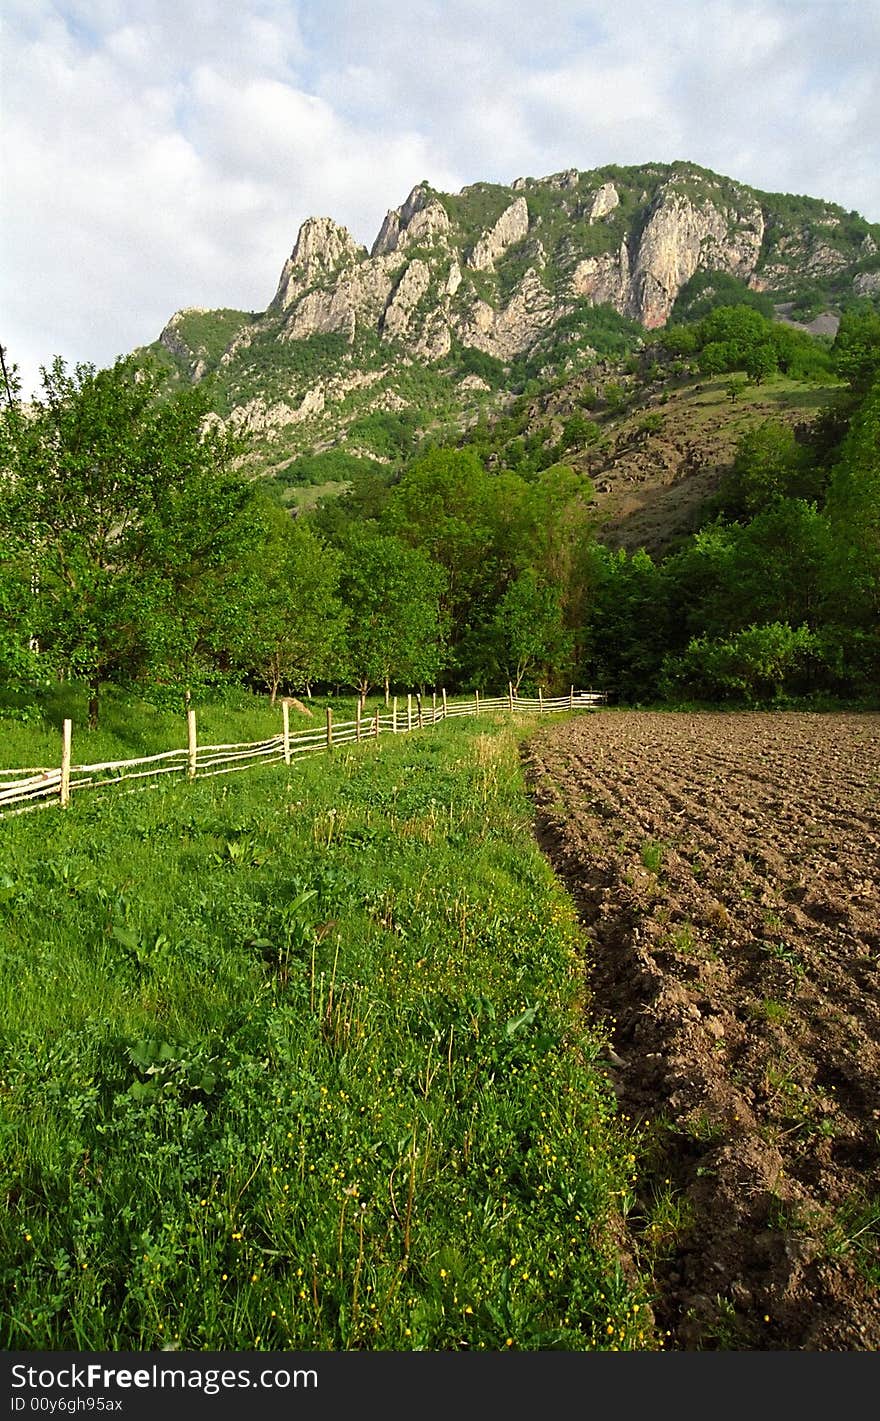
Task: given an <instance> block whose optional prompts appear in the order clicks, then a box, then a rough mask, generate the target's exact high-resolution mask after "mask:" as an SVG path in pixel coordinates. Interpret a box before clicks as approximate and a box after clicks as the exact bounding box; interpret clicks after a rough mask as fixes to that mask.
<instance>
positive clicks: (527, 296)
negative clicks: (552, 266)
mask: <svg viewBox="0 0 880 1421" xmlns="http://www.w3.org/2000/svg"><path fill="white" fill-rule="evenodd" d="M554 314H559V313H558V312H557V311H556V303H555V302H554V300H553V297H552V296H551V295H550V292H549V291H548V290H547V288H546V286H545V285H544V283H543V282H542V280H541V278H540V276H539V275H538V273H537V271H536V270H535V268H534V267H529V269H528V271H527V272H526V273H525V275H524V276H523V279H522V281H521V282H520V284H519V286H518V287H517V289H516V290H515V291H514V293H513V296H512V297H511V299H510V301H509V302H508V303H507V305H506V306H504V307H502V308H501V310H498V311H496V310H495V308H494V307H492V306H490V305H489V303H488V301H482V300H476V301H474V302H473V304H472V305H471V307H470V309H469V310H467V311H466V312H464V313H463V315H462V316H461V317H460V318H459V319H457V320H456V321H455V322H454V328H455V333H456V335H457V336H458V338H459V340H460V341H461V343H462V345H472V346H475V347H476V349H477V350H482V351H485V353H486V354H487V355H495V356H498V358H499V359H500V360H510V359H511V358H512V357H513V356H515V355H518V354H519V353H520V351H523V350H527V349H528V347H529V346H530V345H532V344H533V343H534V341H535V339H536V337H537V336H538V335H539V334H540V333H541V331H543V330H546V329H547V327H548V326H549V325H550V324H551V322H552V320H553V316H554Z"/></svg>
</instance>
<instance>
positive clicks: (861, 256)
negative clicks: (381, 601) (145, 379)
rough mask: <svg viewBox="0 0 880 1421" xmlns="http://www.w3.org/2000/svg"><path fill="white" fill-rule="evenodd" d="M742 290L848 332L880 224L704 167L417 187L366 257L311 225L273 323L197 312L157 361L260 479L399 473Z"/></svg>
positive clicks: (871, 292)
mask: <svg viewBox="0 0 880 1421" xmlns="http://www.w3.org/2000/svg"><path fill="white" fill-rule="evenodd" d="M731 295H732V296H733V298H734V299H744V298H745V297H746V296H748V297H749V298H750V299H752V300H754V301H755V302H760V303H763V305H764V308H765V310H766V311H767V312H769V313H772V312H775V314H776V317H777V318H778V319H783V320H787V321H789V322H793V323H800V324H802V325H804V326H807V328H810V324H811V322H814V321H815V320H816V318H818V322H819V325H818V327H814V328H818V329H823V328H824V329H825V330H826V331H831V332H833V330H834V328H835V325H836V320H837V318H838V317H839V314H840V312H841V311H843V310H845V309H846V308H847V307H848V306H850V305H852V304H853V303H855V302H864V301H869V302H872V303H874V302H878V301H880V226H878V225H876V224H874V225H872V224H870V223H868V222H867V221H866V220H865V219H863V218H862V217H860V216H859V215H858V213H855V212H849V213H848V212H846V211H844V209H842V208H840V207H838V206H835V205H834V204H832V203H828V202H824V201H822V200H820V199H816V198H811V197H802V196H791V195H788V194H779V193H776V194H773V193H764V192H760V191H758V190H756V189H754V188H751V187H748V186H746V185H745V184H742V183H739V182H736V181H734V180H733V179H731V178H726V177H722V176H719V175H717V174H715V173H712V172H709V171H707V170H706V169H703V168H699V167H696V166H695V165H693V164H690V163H674V164H671V165H667V164H649V165H645V166H641V167H630V168H621V167H604V168H600V169H594V170H592V171H589V172H579V171H578V170H576V169H571V170H569V171H566V172H561V173H556V174H553V175H552V176H550V177H545V178H518V179H516V181H514V182H513V183H511V184H510V185H509V186H505V185H501V184H494V183H477V184H474V185H472V186H470V187H466V188H463V189H462V191H461V192H459V193H456V194H449V193H442V192H438V191H436V190H435V189H433V188H432V187H431V186H430V185H429V184H428V183H427V182H422V183H420V184H418V185H417V186H416V187H414V188H413V190H412V192H411V193H410V194H409V196H408V197H407V199H406V201H405V202H404V203H403V204H402V205H401V206H400V207H399V208H395V209H394V210H392V211H390V212H388V214H387V215H386V217H385V220H384V222H383V223H382V226H381V228H380V231H379V233H378V235H377V237H376V239H375V241H374V242H373V245H372V247H371V248H370V250H367V248H366V247H364V246H362V245H360V244H359V243H358V242H357V241H355V239H354V238H353V237H352V235H351V233H350V232H348V231H347V230H346V228H344V227H342V226H340V225H339V224H338V223H336V222H334V221H333V220H332V219H331V218H329V217H311V218H309V219H308V220H307V221H305V222H304V223H303V224H302V226H301V228H300V230H299V233H298V236H297V239H296V242H295V244H294V246H293V250H292V252H291V254H290V256H289V257H288V258H287V260H286V261H285V263H284V266H283V269H282V271H281V276H280V279H279V282H278V287H277V290H276V292H275V295H274V297H273V298H272V300H271V301H270V302H269V304H268V306H267V308H266V310H265V311H264V312H262V313H255V312H242V311H234V310H220V311H204V310H200V309H195V308H187V309H184V310H182V311H179V312H177V313H176V314H175V315H174V316H172V318H171V319H170V321H169V322H168V324H167V326H166V327H165V329H164V331H163V332H162V334H161V336H160V337H159V340H158V341H157V342H155V343H154V345H153V346H151V347H148V348H147V349H148V350H149V352H150V353H152V354H153V355H154V356H157V357H158V358H159V359H160V360H161V361H162V362H163V363H164V364H165V365H166V367H167V368H168V369H169V371H170V372H171V374H172V376H173V378H174V379H175V380H176V381H178V382H181V383H184V382H200V381H204V380H206V379H208V378H210V388H211V391H212V396H211V398H212V403H213V407H214V409H215V411H216V414H217V416H218V418H221V419H223V420H224V421H227V422H228V423H230V424H231V425H232V426H233V427H236V428H239V429H242V430H244V431H246V432H247V433H248V434H249V435H250V445H251V452H250V454H249V456H248V457H249V462H250V465H251V467H252V468H253V470H254V472H260V473H269V474H275V475H276V476H277V475H279V474H280V475H281V476H282V477H283V476H284V471H285V469H286V468H289V467H290V466H291V465H292V464H294V462H295V461H297V460H298V459H299V458H301V456H303V455H306V454H314V453H315V452H316V451H317V452H320V451H327V450H329V449H332V448H334V447H337V448H344V449H345V451H346V453H347V454H348V455H354V456H361V457H370V458H374V459H375V458H379V459H380V460H386V461H387V460H390V459H393V458H394V457H395V455H396V453H398V452H399V450H400V449H401V448H402V447H404V446H405V444H406V441H407V439H408V438H411V437H412V435H413V432H414V431H415V432H418V433H419V434H425V433H429V434H434V435H435V436H437V437H444V436H449V435H450V434H452V433H453V432H454V431H459V430H461V429H462V428H464V427H467V426H468V425H469V424H471V423H473V422H474V421H475V420H476V419H477V418H478V416H479V415H480V414H481V413H485V412H487V411H491V410H492V409H499V408H501V407H502V406H503V405H504V402H505V400H506V399H509V396H510V392H511V391H516V390H522V389H523V388H526V389H528V388H529V382H530V381H531V382H532V383H533V384H534V381H535V379H536V378H538V379H539V380H544V381H546V380H548V379H551V378H559V377H561V376H566V375H567V376H576V375H577V374H578V373H579V372H582V371H586V370H589V369H590V368H591V366H592V365H593V364H594V363H595V362H596V360H597V359H601V358H602V357H615V356H617V357H620V356H622V355H625V354H626V353H627V352H630V351H632V350H634V349H635V348H637V347H638V346H639V344H640V343H641V342H644V340H645V339H647V338H648V337H647V336H646V333H647V332H650V331H655V330H657V329H658V328H661V327H663V326H665V325H667V323H669V322H670V321H672V322H674V321H676V320H677V319H679V318H680V317H686V316H688V315H689V314H692V313H693V312H694V311H696V310H697V309H698V308H699V309H702V308H706V307H707V306H711V304H712V301H713V299H714V300H718V299H721V298H722V297H723V298H724V299H725V300H729V299H731Z"/></svg>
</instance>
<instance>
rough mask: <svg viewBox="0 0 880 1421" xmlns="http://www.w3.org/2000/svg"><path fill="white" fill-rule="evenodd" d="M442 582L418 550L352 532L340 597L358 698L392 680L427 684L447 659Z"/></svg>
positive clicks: (348, 676) (349, 671)
mask: <svg viewBox="0 0 880 1421" xmlns="http://www.w3.org/2000/svg"><path fill="white" fill-rule="evenodd" d="M445 580H446V579H445V575H444V572H443V569H442V568H441V567H439V566H438V565H437V564H436V563H434V562H432V561H431V559H430V558H429V557H427V556H426V555H425V554H424V553H423V552H421V551H420V550H419V549H418V548H411V547H408V546H407V545H406V543H404V542H403V541H402V540H401V539H400V538H396V537H394V536H392V535H390V534H385V533H377V532H375V531H373V530H371V529H366V528H364V529H352V531H351V533H350V535H349V537H348V539H347V541H346V543H345V546H344V548H343V550H342V566H341V575H340V581H339V593H340V597H341V599H342V602H343V604H344V606H345V609H346V618H347V632H346V638H345V645H344V648H343V651H342V656H341V661H342V666H343V667H344V672H343V676H344V679H345V680H346V681H348V682H349V683H350V684H351V685H353V686H354V687H355V689H356V690H357V692H358V694H359V695H360V696H361V697H362V698H363V697H365V696H366V695H367V693H368V691H369V690H370V687H371V686H384V687H385V691H386V694H387V692H388V688H389V686H390V684H391V682H392V681H396V682H404V681H406V682H409V683H410V684H419V685H421V684H424V683H425V682H426V681H430V680H433V678H434V677H435V676H436V675H437V673H438V671H439V670H440V668H441V666H442V665H443V660H444V653H445V647H444V641H445V638H444V619H443V615H442V611H441V598H442V596H443V591H444V584H445Z"/></svg>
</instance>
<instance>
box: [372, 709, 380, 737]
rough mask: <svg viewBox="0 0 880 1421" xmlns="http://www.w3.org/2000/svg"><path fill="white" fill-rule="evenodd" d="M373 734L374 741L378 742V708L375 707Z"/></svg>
mask: <svg viewBox="0 0 880 1421" xmlns="http://www.w3.org/2000/svg"><path fill="white" fill-rule="evenodd" d="M373 734H374V735H375V737H376V739H377V740H378V738H379V707H378V706H377V707H376V719H375V721H374V722H373Z"/></svg>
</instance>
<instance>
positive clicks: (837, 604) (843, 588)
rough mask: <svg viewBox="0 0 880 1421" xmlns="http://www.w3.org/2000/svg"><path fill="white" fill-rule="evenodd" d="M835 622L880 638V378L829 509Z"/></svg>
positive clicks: (854, 428)
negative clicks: (863, 630) (858, 628)
mask: <svg viewBox="0 0 880 1421" xmlns="http://www.w3.org/2000/svg"><path fill="white" fill-rule="evenodd" d="M825 515H826V518H827V523H828V529H829V534H830V537H831V544H832V559H831V562H830V565H829V572H828V592H827V605H828V611H829V615H830V616H831V617H832V619H833V620H835V621H837V622H842V623H844V624H846V625H848V626H850V627H860V628H863V629H865V630H866V631H868V632H869V633H870V634H872V635H878V636H880V377H878V378H877V379H876V380H875V381H874V384H873V385H872V386H871V387H870V388H869V390H868V392H867V394H866V395H865V397H864V399H863V400H862V402H861V405H860V407H859V409H858V410H857V412H856V414H855V415H854V417H853V419H852V423H851V424H850V428H849V431H848V433H847V435H846V437H845V439H844V441H843V444H842V446H841V451H840V458H839V460H838V462H837V464H836V465H835V467H834V469H833V471H832V474H831V479H830V483H829V488H828V497H827V500H826V506H825Z"/></svg>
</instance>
